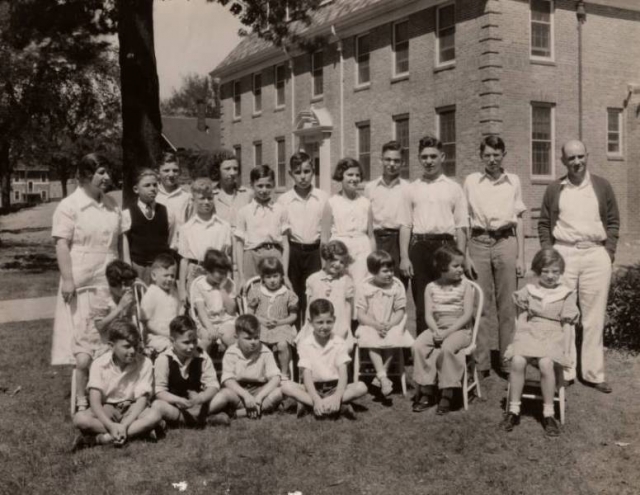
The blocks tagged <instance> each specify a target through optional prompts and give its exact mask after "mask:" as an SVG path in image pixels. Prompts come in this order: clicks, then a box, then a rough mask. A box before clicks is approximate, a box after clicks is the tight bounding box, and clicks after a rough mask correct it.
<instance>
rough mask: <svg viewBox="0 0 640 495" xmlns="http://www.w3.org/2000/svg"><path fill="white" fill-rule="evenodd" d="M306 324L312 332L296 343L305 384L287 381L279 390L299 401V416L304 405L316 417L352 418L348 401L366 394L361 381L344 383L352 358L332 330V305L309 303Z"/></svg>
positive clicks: (317, 302)
mask: <svg viewBox="0 0 640 495" xmlns="http://www.w3.org/2000/svg"><path fill="white" fill-rule="evenodd" d="M309 323H310V324H311V326H312V327H313V334H311V335H308V336H306V337H305V338H304V339H302V341H301V342H300V343H299V344H298V354H299V355H300V360H299V361H298V367H299V368H300V369H301V370H302V376H303V382H304V385H302V384H299V383H294V382H292V381H288V382H285V383H283V385H282V392H283V394H284V395H286V396H288V397H292V398H294V399H295V400H297V401H298V403H299V404H301V406H302V407H300V406H299V409H298V416H301V415H302V414H304V412H305V408H313V412H314V414H315V416H316V418H323V417H337V416H339V415H340V414H343V415H344V416H345V417H346V418H349V419H355V415H354V412H353V408H352V407H351V405H350V404H349V403H350V402H352V401H353V400H355V399H357V398H359V397H362V396H363V395H365V394H366V393H367V386H366V385H365V384H364V383H362V382H356V383H347V363H348V362H350V361H351V358H350V357H349V353H348V352H347V345H346V343H345V341H344V340H342V339H341V338H340V337H337V336H335V335H333V334H332V333H331V331H332V329H333V325H334V323H335V316H334V309H333V304H331V302H330V301H328V300H326V299H316V300H315V301H313V302H312V303H311V304H310V305H309Z"/></svg>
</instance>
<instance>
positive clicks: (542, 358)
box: [502, 248, 579, 437]
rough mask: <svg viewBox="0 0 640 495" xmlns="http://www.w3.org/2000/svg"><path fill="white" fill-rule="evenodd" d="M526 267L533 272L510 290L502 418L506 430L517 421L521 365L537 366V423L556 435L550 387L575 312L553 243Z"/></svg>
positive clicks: (565, 355) (564, 360)
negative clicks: (513, 313) (511, 329)
mask: <svg viewBox="0 0 640 495" xmlns="http://www.w3.org/2000/svg"><path fill="white" fill-rule="evenodd" d="M531 269H532V270H533V272H534V273H535V274H536V275H537V280H536V282H535V283H534V284H527V285H526V287H524V288H523V289H520V290H519V291H517V292H515V293H514V294H513V299H514V302H515V305H516V308H517V312H518V318H517V321H516V331H515V334H514V337H513V342H512V343H511V345H509V347H507V350H506V351H505V356H504V357H505V360H510V361H511V373H510V375H509V390H510V392H509V398H508V400H509V410H508V412H507V415H506V417H505V419H504V421H503V422H502V427H503V429H504V430H506V431H511V430H513V428H514V426H516V425H518V424H519V423H520V399H521V397H522V389H523V388H524V382H525V372H526V368H527V364H532V365H534V366H536V367H538V368H539V369H540V375H541V378H540V386H541V388H542V400H543V411H542V416H543V420H542V425H543V427H544V430H545V433H546V434H547V435H548V436H553V437H555V436H558V435H559V434H560V427H559V426H558V423H557V422H556V420H555V418H554V407H553V398H554V396H555V392H556V373H555V365H556V364H557V365H560V366H569V365H570V364H571V363H570V359H569V349H570V345H571V333H572V332H571V329H572V325H574V324H575V323H576V321H577V320H578V317H579V312H578V306H577V296H576V292H575V290H572V289H570V288H569V287H566V286H565V285H562V283H561V282H560V277H561V276H562V274H563V273H564V259H562V256H561V255H560V253H558V251H556V250H555V249H553V248H545V249H542V250H541V251H538V253H537V254H536V255H535V256H534V258H533V261H532V263H531Z"/></svg>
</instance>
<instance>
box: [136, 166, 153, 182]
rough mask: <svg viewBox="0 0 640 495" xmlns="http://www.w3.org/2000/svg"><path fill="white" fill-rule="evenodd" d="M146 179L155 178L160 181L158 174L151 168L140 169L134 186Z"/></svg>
mask: <svg viewBox="0 0 640 495" xmlns="http://www.w3.org/2000/svg"><path fill="white" fill-rule="evenodd" d="M145 177H155V179H156V180H158V172H156V171H155V170H153V169H151V168H140V169H138V170H136V174H135V182H134V184H135V185H136V186H137V185H138V184H140V181H141V180H142V179H144V178H145Z"/></svg>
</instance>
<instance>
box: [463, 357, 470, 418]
mask: <svg viewBox="0 0 640 495" xmlns="http://www.w3.org/2000/svg"><path fill="white" fill-rule="evenodd" d="M462 405H463V406H464V410H465V411H468V410H469V372H468V371H467V363H465V364H464V372H463V373H462Z"/></svg>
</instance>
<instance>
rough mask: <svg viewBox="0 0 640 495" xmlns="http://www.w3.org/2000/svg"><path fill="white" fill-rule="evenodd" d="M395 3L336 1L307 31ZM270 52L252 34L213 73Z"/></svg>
mask: <svg viewBox="0 0 640 495" xmlns="http://www.w3.org/2000/svg"><path fill="white" fill-rule="evenodd" d="M393 2H394V0H334V1H332V2H331V3H329V4H327V5H325V6H323V7H321V8H320V9H318V10H317V11H315V12H313V13H312V15H311V25H310V26H309V27H308V28H306V29H305V30H309V29H313V28H318V27H321V26H325V25H331V24H333V23H334V22H335V21H337V20H339V19H340V18H342V17H344V16H346V15H348V14H351V13H353V12H355V11H358V10H362V9H365V8H367V7H371V6H373V5H375V4H379V3H393ZM303 32H304V31H303ZM268 50H274V46H273V45H272V44H271V43H269V42H268V41H265V40H263V39H261V38H259V37H258V36H257V35H255V34H250V35H248V36H246V37H245V38H243V39H242V41H241V42H240V43H239V44H238V45H237V46H236V47H235V48H234V49H233V50H232V51H231V53H229V55H227V56H226V58H225V59H224V60H223V61H222V62H220V64H218V66H217V67H216V68H215V69H214V71H213V73H214V74H215V73H219V72H222V71H224V69H226V68H228V67H230V66H232V65H234V64H236V63H237V62H240V61H242V60H244V59H246V58H247V57H251V56H253V55H258V54H259V53H261V52H267V51H268Z"/></svg>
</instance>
